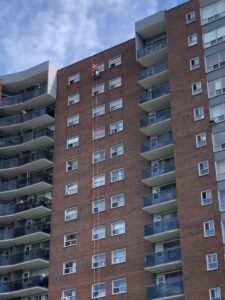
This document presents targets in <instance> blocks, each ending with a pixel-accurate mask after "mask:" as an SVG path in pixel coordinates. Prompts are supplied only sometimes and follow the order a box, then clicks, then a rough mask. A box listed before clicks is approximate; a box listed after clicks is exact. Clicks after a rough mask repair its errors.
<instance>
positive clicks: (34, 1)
mask: <svg viewBox="0 0 225 300" xmlns="http://www.w3.org/2000/svg"><path fill="white" fill-rule="evenodd" d="M184 2H186V1H185V0H0V7H1V9H0V28H1V29H0V74H8V73H14V72H19V71H23V70H25V69H28V68H30V67H32V66H34V65H37V64H39V63H42V62H44V61H46V60H50V61H52V62H53V63H54V64H56V65H57V66H58V67H59V68H62V67H64V66H67V65H69V64H72V63H74V62H77V61H79V60H82V59H84V58H86V57H88V56H91V55H93V54H95V53H98V52H100V51H103V50H105V49H107V48H110V47H112V46H114V45H117V44H119V43H121V42H124V41H126V40H128V39H130V38H133V37H134V34H135V31H134V24H135V22H136V21H138V20H141V19H143V18H145V17H147V16H149V15H151V14H154V13H155V12H157V11H159V10H162V9H168V8H171V7H174V6H176V5H179V4H181V3H184Z"/></svg>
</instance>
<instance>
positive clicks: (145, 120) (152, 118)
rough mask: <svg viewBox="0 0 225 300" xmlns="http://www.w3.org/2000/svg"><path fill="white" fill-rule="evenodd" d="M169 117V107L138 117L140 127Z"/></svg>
mask: <svg viewBox="0 0 225 300" xmlns="http://www.w3.org/2000/svg"><path fill="white" fill-rule="evenodd" d="M170 118H171V111H170V107H167V108H165V109H162V110H160V111H157V112H155V113H154V114H151V115H149V116H145V117H142V118H141V119H140V127H141V128H142V127H146V126H150V125H153V124H156V123H159V122H162V121H165V120H167V119H170Z"/></svg>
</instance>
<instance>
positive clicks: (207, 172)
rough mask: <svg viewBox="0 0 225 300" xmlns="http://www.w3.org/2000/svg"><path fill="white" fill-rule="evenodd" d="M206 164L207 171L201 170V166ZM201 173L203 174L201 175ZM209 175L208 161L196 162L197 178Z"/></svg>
mask: <svg viewBox="0 0 225 300" xmlns="http://www.w3.org/2000/svg"><path fill="white" fill-rule="evenodd" d="M203 164H207V167H208V168H207V169H201V165H203ZM202 171H203V173H201V172H202ZM208 174H209V161H208V160H203V161H200V162H198V175H199V176H205V175H208Z"/></svg>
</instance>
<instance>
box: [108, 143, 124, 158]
mask: <svg viewBox="0 0 225 300" xmlns="http://www.w3.org/2000/svg"><path fill="white" fill-rule="evenodd" d="M123 154H124V145H123V144H122V143H121V144H118V145H114V146H112V147H110V156H111V157H117V156H120V155H123Z"/></svg>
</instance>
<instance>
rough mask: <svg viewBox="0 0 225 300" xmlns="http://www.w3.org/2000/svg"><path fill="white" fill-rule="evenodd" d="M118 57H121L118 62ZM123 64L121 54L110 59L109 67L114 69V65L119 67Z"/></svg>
mask: <svg viewBox="0 0 225 300" xmlns="http://www.w3.org/2000/svg"><path fill="white" fill-rule="evenodd" d="M117 59H119V61H118V62H117ZM121 64H122V56H121V54H120V55H117V56H115V57H112V58H110V59H109V69H112V68H114V67H118V66H120V65H121Z"/></svg>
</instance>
